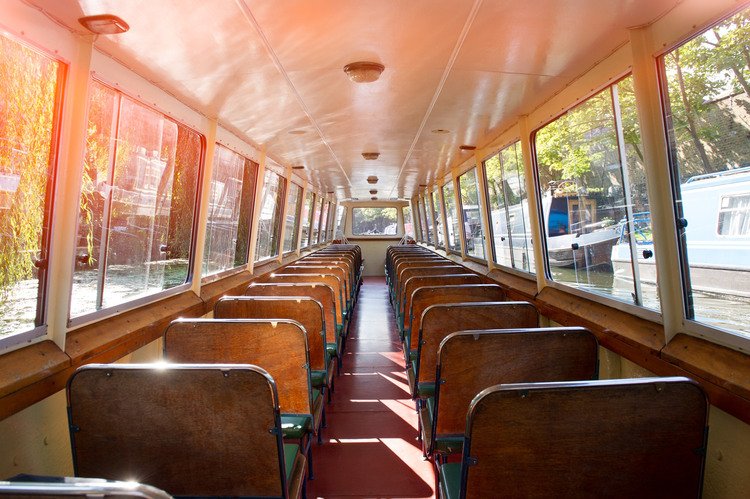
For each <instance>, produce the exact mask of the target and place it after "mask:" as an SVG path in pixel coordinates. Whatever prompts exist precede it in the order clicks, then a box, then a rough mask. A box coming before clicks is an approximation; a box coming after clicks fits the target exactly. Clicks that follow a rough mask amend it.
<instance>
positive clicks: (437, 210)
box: [431, 187, 445, 248]
mask: <svg viewBox="0 0 750 499" xmlns="http://www.w3.org/2000/svg"><path fill="white" fill-rule="evenodd" d="M431 195H432V213H433V217H434V218H435V227H436V232H435V246H437V247H438V248H445V243H444V242H443V241H445V233H444V230H443V217H442V215H441V213H443V208H442V205H441V203H442V201H441V200H440V189H439V188H437V187H435V189H434V190H433V191H432V194H431Z"/></svg>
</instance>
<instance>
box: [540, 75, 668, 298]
mask: <svg viewBox="0 0 750 499" xmlns="http://www.w3.org/2000/svg"><path fill="white" fill-rule="evenodd" d="M632 80H633V79H632V77H627V78H625V79H623V80H621V81H619V82H618V83H615V84H613V85H611V86H609V87H607V88H606V89H605V90H603V91H601V92H599V93H598V94H596V95H594V96H593V97H591V98H590V99H588V100H587V101H585V102H584V103H582V104H580V105H579V106H577V107H575V108H573V109H571V110H569V111H568V112H567V113H565V114H564V115H562V116H560V117H559V118H557V119H556V120H555V121H553V122H552V123H550V124H549V125H547V126H545V127H544V128H542V129H541V130H539V131H538V132H537V133H536V134H535V141H536V154H537V156H536V162H537V167H538V171H539V182H540V184H539V189H540V191H541V195H540V199H541V203H542V208H543V212H544V220H543V223H544V229H545V235H546V246H547V261H548V264H549V272H550V274H551V277H552V279H554V280H556V281H559V282H563V283H566V284H568V285H570V286H574V287H577V288H580V289H584V290H587V291H591V292H594V293H599V294H603V295H608V296H610V297H613V298H615V299H618V300H621V301H624V302H627V303H631V304H635V305H643V306H646V307H649V308H654V309H657V310H658V309H659V300H658V294H657V289H656V266H655V265H654V259H653V258H652V255H653V241H652V238H651V223H650V217H649V203H648V196H647V193H646V182H645V173H644V171H645V167H646V165H645V164H644V162H643V155H642V153H641V151H642V147H641V143H640V131H639V126H638V119H637V115H636V109H635V96H634V94H633V81H632ZM634 257H635V258H634Z"/></svg>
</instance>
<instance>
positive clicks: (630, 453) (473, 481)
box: [466, 378, 707, 498]
mask: <svg viewBox="0 0 750 499" xmlns="http://www.w3.org/2000/svg"><path fill="white" fill-rule="evenodd" d="M571 385H572V386H571ZM706 417H707V404H706V396H705V394H704V393H703V391H702V390H701V389H700V387H699V386H698V385H696V384H694V383H692V382H690V381H688V380H686V379H684V378H667V379H664V378H661V379H640V380H611V381H596V382H588V383H570V384H563V383H561V384H553V385H552V386H539V385H516V386H512V387H510V386H505V387H495V388H493V389H491V390H488V391H486V392H485V393H484V394H483V395H482V397H481V398H479V399H478V400H477V401H476V402H475V403H474V404H473V407H472V413H471V421H470V425H471V427H470V437H471V441H470V449H469V453H470V455H471V456H473V457H475V458H476V462H477V464H476V465H474V466H470V467H469V468H468V482H467V487H466V497H469V498H480V497H490V496H498V497H503V496H505V497H572V496H575V497H623V498H625V497H700V496H701V492H702V486H701V482H702V472H703V466H704V461H705V450H706V449H705V430H706Z"/></svg>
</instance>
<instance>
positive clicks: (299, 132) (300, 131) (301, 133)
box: [289, 130, 307, 135]
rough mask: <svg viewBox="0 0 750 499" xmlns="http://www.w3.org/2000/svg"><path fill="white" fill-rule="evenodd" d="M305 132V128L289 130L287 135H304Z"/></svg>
mask: <svg viewBox="0 0 750 499" xmlns="http://www.w3.org/2000/svg"><path fill="white" fill-rule="evenodd" d="M305 133H307V132H306V131H305V130H289V135H304V134H305Z"/></svg>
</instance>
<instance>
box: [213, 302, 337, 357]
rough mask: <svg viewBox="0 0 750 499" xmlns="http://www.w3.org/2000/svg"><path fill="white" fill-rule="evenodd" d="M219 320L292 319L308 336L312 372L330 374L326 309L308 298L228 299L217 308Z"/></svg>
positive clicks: (216, 314)
mask: <svg viewBox="0 0 750 499" xmlns="http://www.w3.org/2000/svg"><path fill="white" fill-rule="evenodd" d="M214 318H215V319H291V320H293V321H296V322H299V323H300V324H301V325H302V327H303V328H305V331H306V332H307V346H308V348H309V351H308V352H309V354H310V368H311V369H315V370H319V371H324V370H326V368H327V366H326V345H325V342H326V338H325V331H324V329H323V306H322V305H321V304H320V303H319V302H317V301H316V300H314V299H312V298H310V297H308V296H225V297H223V298H220V299H219V300H218V301H217V302H216V304H215V305H214Z"/></svg>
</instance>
